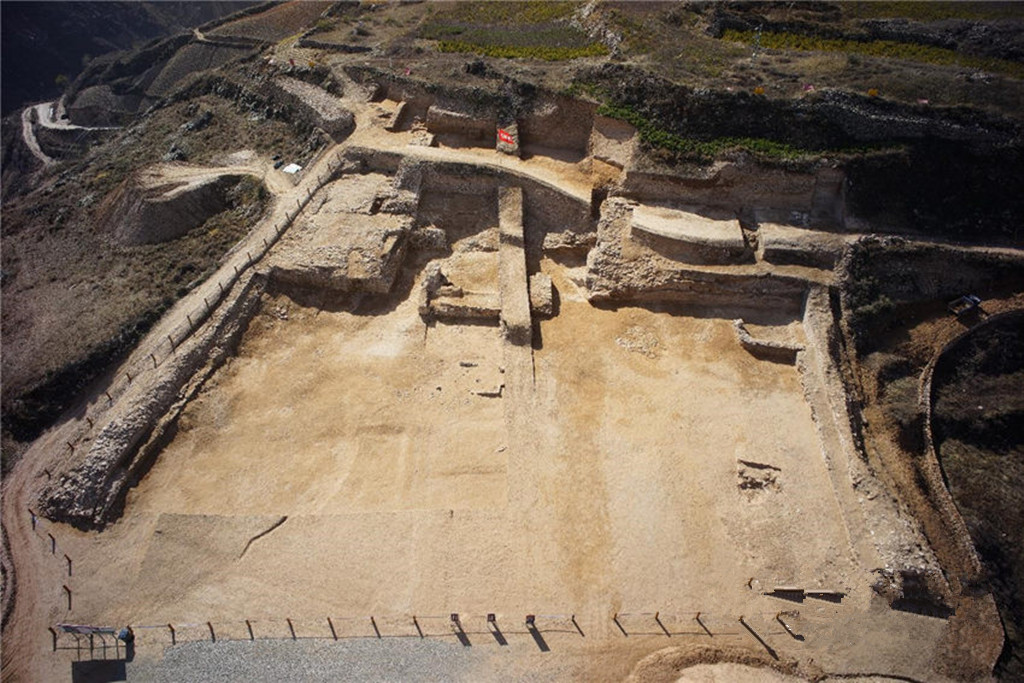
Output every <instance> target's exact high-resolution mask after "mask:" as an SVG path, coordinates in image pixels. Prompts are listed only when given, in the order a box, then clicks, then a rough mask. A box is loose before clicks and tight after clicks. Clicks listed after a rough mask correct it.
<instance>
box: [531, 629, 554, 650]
mask: <svg viewBox="0 0 1024 683" xmlns="http://www.w3.org/2000/svg"><path fill="white" fill-rule="evenodd" d="M526 628H527V630H529V631H530V635H531V636H533V642H535V643H537V647H538V648H539V649H540V651H541V652H550V651H551V648H550V647H548V644H547V641H545V640H544V636H542V635H541V634H540V631H538V630H537V627H536V626H534V625H533V624H528V625H527V626H526Z"/></svg>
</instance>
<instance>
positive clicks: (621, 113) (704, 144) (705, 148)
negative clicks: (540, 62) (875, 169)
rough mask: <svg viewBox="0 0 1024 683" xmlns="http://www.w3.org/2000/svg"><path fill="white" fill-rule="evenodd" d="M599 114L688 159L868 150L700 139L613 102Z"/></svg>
mask: <svg viewBox="0 0 1024 683" xmlns="http://www.w3.org/2000/svg"><path fill="white" fill-rule="evenodd" d="M575 90H577V91H587V90H589V92H590V93H591V94H594V93H597V92H599V91H598V90H597V89H595V88H593V87H590V88H588V86H586V85H579V86H577V87H576V88H575ZM597 113H598V114H600V115H602V116H609V117H611V118H615V119H619V120H621V121H625V122H626V123H629V124H631V125H633V126H635V127H636V129H637V131H638V132H639V134H640V139H641V140H643V141H644V142H645V143H647V144H648V145H650V146H651V147H654V148H657V149H662V150H666V151H669V152H673V153H675V154H677V155H679V156H680V157H681V158H682V159H684V160H687V161H699V162H704V163H707V162H710V161H712V160H714V159H715V158H716V157H719V156H721V155H722V154H724V153H726V152H747V153H750V154H752V155H753V156H754V157H755V158H756V159H758V160H759V161H767V162H773V161H774V162H779V161H785V162H793V161H810V160H813V159H817V158H819V157H821V156H823V155H824V154H826V153H828V154H837V155H838V154H843V155H847V154H862V153H866V152H868V151H871V150H869V149H867V148H860V147H858V148H852V147H851V148H844V149H837V150H808V149H801V148H799V147H794V146H793V145H789V144H786V143H784V142H778V141H776V140H769V139H767V138H746V137H725V138H713V139H711V140H700V139H697V138H689V137H685V136H683V135H678V134H676V133H673V132H671V131H668V130H665V129H664V128H661V127H659V126H658V125H657V124H656V123H654V122H653V121H651V120H650V119H648V118H646V117H644V116H643V115H641V114H640V113H638V112H637V111H635V110H634V109H632V108H630V107H627V106H622V105H615V104H602V105H601V106H600V107H598V109H597Z"/></svg>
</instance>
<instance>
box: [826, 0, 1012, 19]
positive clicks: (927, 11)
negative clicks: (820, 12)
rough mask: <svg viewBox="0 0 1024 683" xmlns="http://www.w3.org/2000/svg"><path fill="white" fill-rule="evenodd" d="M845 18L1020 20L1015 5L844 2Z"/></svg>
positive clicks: (931, 2)
mask: <svg viewBox="0 0 1024 683" xmlns="http://www.w3.org/2000/svg"><path fill="white" fill-rule="evenodd" d="M841 7H842V10H843V14H845V15H846V16H848V17H850V18H854V19H885V18H894V19H895V18H899V19H913V20H914V21H939V20H942V19H1017V18H1020V16H1021V9H1020V5H1019V4H1018V3H1016V2H962V1H961V2H943V1H936V0H932V1H930V2H921V1H920V0H914V1H913V2H906V1H902V2H873V1H872V2H844V3H842V4H841Z"/></svg>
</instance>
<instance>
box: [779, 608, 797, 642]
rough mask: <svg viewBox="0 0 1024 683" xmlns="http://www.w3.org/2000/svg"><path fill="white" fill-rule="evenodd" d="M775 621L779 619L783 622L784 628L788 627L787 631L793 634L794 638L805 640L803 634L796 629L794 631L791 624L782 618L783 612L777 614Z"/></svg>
mask: <svg viewBox="0 0 1024 683" xmlns="http://www.w3.org/2000/svg"><path fill="white" fill-rule="evenodd" d="M775 621H777V622H779V623H780V624H782V628H784V629H786V633H788V634H789V635H791V636H792V637H793V640H799V641H801V642H803V640H804V637H803V635H802V634H799V633H797V632H796V631H794V630H793V629H792V628H790V626H789V624H787V623H786V622H785V621H783V620H782V613H781V612H780V613H779V614H776V615H775Z"/></svg>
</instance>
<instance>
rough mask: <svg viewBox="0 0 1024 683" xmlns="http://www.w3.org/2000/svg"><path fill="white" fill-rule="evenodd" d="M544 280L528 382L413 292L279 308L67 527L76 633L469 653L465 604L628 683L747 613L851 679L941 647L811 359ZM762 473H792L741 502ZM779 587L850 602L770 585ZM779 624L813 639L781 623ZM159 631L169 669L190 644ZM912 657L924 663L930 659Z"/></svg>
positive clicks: (718, 638)
mask: <svg viewBox="0 0 1024 683" xmlns="http://www.w3.org/2000/svg"><path fill="white" fill-rule="evenodd" d="M544 266H545V270H547V271H548V272H549V273H550V274H551V275H552V276H553V278H554V279H555V283H556V287H557V288H558V289H559V292H560V293H561V296H562V301H561V309H560V311H559V314H558V315H557V316H556V317H555V318H553V319H551V320H549V321H546V322H544V323H543V324H542V325H541V329H540V335H541V344H540V345H539V348H538V349H537V350H536V351H535V354H534V356H535V359H534V360H535V368H534V370H533V371H532V372H531V371H530V369H529V366H528V365H527V366H526V368H525V372H526V374H525V376H523V375H520V376H515V373H519V372H524V367H523V366H520V365H514V364H511V363H508V361H507V354H503V352H502V344H501V340H500V334H499V331H498V328H497V327H496V326H494V327H492V326H486V325H466V326H460V325H446V324H441V323H438V324H435V325H433V326H430V327H428V326H426V325H425V324H424V323H423V321H422V320H421V319H420V318H419V316H418V314H417V312H416V307H415V302H414V299H413V298H412V297H409V298H406V299H405V300H402V301H395V302H393V307H392V306H391V305H388V306H385V307H383V308H380V307H377V308H370V309H366V308H365V307H364V308H360V307H358V306H355V305H353V306H351V307H350V308H348V309H341V310H318V309H315V308H306V307H303V306H300V305H299V304H297V303H296V302H295V301H293V300H291V299H289V298H288V297H287V296H284V295H281V296H278V297H276V298H272V299H268V300H266V301H265V304H264V307H263V310H262V312H261V314H260V315H259V316H258V317H257V318H256V319H255V320H254V321H253V323H252V324H251V326H250V330H249V333H248V335H247V337H246V339H245V341H244V343H243V345H242V347H241V349H240V352H239V354H238V356H237V358H234V359H233V360H232V361H231V362H230V363H229V364H228V366H226V367H225V368H224V369H223V370H221V371H220V373H219V374H218V375H217V377H216V379H215V381H214V382H212V383H211V384H210V385H209V386H208V387H207V389H206V390H205V391H204V392H203V394H202V396H201V397H200V398H199V399H198V400H196V401H194V402H193V403H192V404H190V405H189V407H188V408H187V409H186V411H185V413H184V415H183V417H182V419H181V427H180V430H179V433H178V435H177V436H176V438H175V439H174V440H173V441H172V442H171V443H170V445H169V446H168V447H167V448H166V450H165V451H164V453H163V454H162V455H161V456H160V458H159V460H158V461H157V464H156V465H155V466H154V468H153V469H152V470H151V472H150V473H149V475H148V476H147V477H146V478H145V479H144V480H143V481H142V482H141V484H140V485H139V486H138V487H137V488H136V489H135V490H134V491H133V492H132V493H131V494H130V498H129V502H128V505H127V509H126V512H125V515H124V518H123V520H122V521H121V522H119V523H117V524H115V525H114V526H113V527H111V528H110V529H108V530H107V531H105V532H103V533H100V534H77V533H74V532H67V531H65V530H62V536H61V543H62V547H64V548H65V549H67V552H69V554H71V555H72V556H73V557H75V558H76V560H75V561H76V568H75V572H76V579H75V581H76V586H75V595H76V602H75V609H74V619H75V620H76V621H81V622H84V623H103V624H107V623H112V624H123V623H133V624H144V625H145V624H151V625H156V624H166V623H175V624H180V625H184V624H196V625H198V626H197V627H192V628H189V627H185V626H180V627H179V631H180V632H179V634H178V638H179V639H180V640H185V641H188V640H196V639H200V640H201V639H205V638H208V637H209V635H208V631H207V629H206V627H205V626H202V625H203V624H205V622H206V621H211V622H212V624H213V626H214V628H215V629H216V630H217V632H219V633H220V638H221V639H225V638H226V639H234V638H239V639H245V637H246V632H245V625H244V620H245V619H249V620H251V621H252V622H253V623H257V624H260V625H261V626H259V627H258V628H263V629H269V630H271V631H275V633H276V631H280V633H276V635H277V636H279V637H287V635H286V634H287V627H286V626H285V622H284V619H285V618H291V619H292V620H293V623H294V624H299V625H300V626H299V628H302V629H303V630H304V632H305V633H307V635H309V636H310V637H320V638H328V637H330V632H329V631H328V629H327V622H326V618H327V617H332V618H333V619H335V620H336V623H338V624H339V627H338V628H342V627H345V628H354V629H355V631H353V633H352V634H350V635H360V636H368V635H372V631H370V630H369V624H368V623H363V621H365V616H360V617H359V618H360V619H362V620H363V621H359V622H358V624H359V625H358V626H357V627H356V626H344V625H345V624H346V623H348V622H347V621H346V620H347V619H350V618H352V617H357V616H359V615H370V614H374V615H377V616H376V619H377V620H378V622H379V624H378V627H379V628H380V629H381V630H382V631H383V632H385V633H387V634H390V635H396V634H401V635H412V634H415V631H414V630H412V628H413V627H412V622H411V621H410V619H411V615H428V616H426V617H423V616H421V617H420V621H421V622H422V623H421V627H422V628H427V629H428V636H429V637H438V638H443V639H451V638H453V636H452V634H451V630H450V626H449V624H448V623H447V621H446V615H447V614H448V613H449V612H451V611H459V612H460V613H462V614H464V615H473V616H466V617H464V619H465V620H466V623H467V624H470V623H472V624H473V626H472V628H470V627H469V626H468V625H467V627H466V628H467V629H469V630H470V631H471V632H475V633H477V634H480V633H483V634H487V633H488V631H487V624H486V622H485V621H484V620H483V615H485V614H486V613H496V614H497V615H498V618H499V619H500V620H502V623H506V624H508V623H517V624H520V625H521V623H522V615H525V614H527V613H536V614H543V615H559V616H557V617H553V618H552V620H551V623H549V624H548V626H549V627H553V628H555V634H553V635H549V636H548V637H549V639H553V640H552V643H550V644H549V646H552V647H556V648H557V649H558V651H559V652H561V653H562V655H563V656H564V657H566V658H568V659H566V660H565V661H566V662H567V664H566V666H569V664H568V663H569V662H576V664H573V666H580V662H579V661H577V658H579V657H582V656H583V653H588V652H589V653H591V654H593V653H594V652H596V651H599V650H600V651H604V652H605V653H606V654H605V655H604V656H603V657H602V658H600V659H598V660H595V661H597V662H599V663H600V666H596V665H595V666H594V668H589V669H587V672H586V673H587V678H588V679H591V680H598V679H600V680H613V679H620V678H622V677H623V676H625V674H626V673H628V671H629V669H630V667H631V666H632V664H633V663H634V662H635V661H637V660H638V659H639V658H640V657H641V656H643V655H644V654H646V653H648V652H650V651H652V650H655V649H658V648H660V647H665V646H666V645H668V644H670V643H669V642H666V640H667V637H671V636H675V637H682V638H684V639H697V640H700V639H702V638H708V637H709V636H708V635H707V632H705V631H703V630H702V628H703V627H700V626H698V623H700V624H703V625H704V626H706V627H707V628H708V629H709V630H710V631H711V632H713V633H714V634H715V636H714V638H715V642H723V643H724V642H733V643H738V644H745V645H747V646H750V645H751V644H752V643H753V642H754V641H753V640H752V636H751V635H750V634H749V633H748V632H747V631H745V629H744V628H743V627H742V626H741V625H740V624H739V623H738V622H737V618H738V617H739V616H740V615H746V619H747V621H748V623H750V624H752V625H753V626H754V628H755V629H756V630H757V631H758V632H759V635H762V636H763V637H764V638H766V639H767V641H768V642H770V643H771V645H770V646H771V647H773V648H778V649H779V650H780V651H782V652H787V653H789V654H791V655H792V654H796V655H798V656H806V655H808V654H810V653H813V656H814V658H815V659H816V661H818V662H821V663H822V664H825V663H828V664H832V665H833V666H840V667H842V668H843V669H846V670H848V669H849V668H850V667H853V670H858V669H859V670H865V668H862V667H859V666H857V664H858V661H860V662H861V663H862V665H863V667H867V666H868V664H869V662H870V661H871V659H872V658H873V657H874V656H876V655H877V654H878V651H876V652H875V653H874V654H872V655H871V656H867V655H866V653H865V652H864V650H863V649H862V648H861V647H856V648H854V647H852V646H851V645H850V644H849V641H848V638H849V637H850V636H851V635H852V632H858V633H859V635H858V636H857V637H858V638H860V639H861V643H863V640H864V639H867V640H871V639H873V638H874V637H873V636H871V635H870V634H866V635H865V634H864V633H862V632H860V631H861V629H863V628H864V627H865V622H866V621H870V622H876V621H879V620H881V621H883V622H888V623H889V628H887V629H884V630H886V631H887V630H889V629H890V628H892V627H897V626H898V627H899V628H903V629H906V635H905V637H898V638H893V637H892V636H891V633H887V634H885V635H884V637H880V638H878V639H879V641H880V642H879V645H878V647H879V648H880V650H879V651H881V652H883V653H884V652H885V651H889V650H897V649H898V648H903V647H909V644H908V643H907V642H906V640H905V638H909V637H916V636H920V635H922V634H931V637H932V638H934V637H935V636H936V635H937V634H938V632H939V631H941V628H942V622H941V620H935V619H928V618H926V617H919V616H916V615H909V614H903V613H894V612H890V611H889V610H888V608H884V609H881V608H880V607H879V606H878V605H877V604H875V603H874V602H872V601H871V599H870V596H869V591H868V590H867V589H866V585H867V582H868V578H869V576H868V575H867V574H866V572H865V570H864V569H862V568H860V567H858V566H856V564H855V563H854V561H853V559H852V556H851V551H850V546H849V540H848V539H847V538H846V535H845V530H844V526H843V521H842V518H841V514H840V511H839V509H838V507H837V504H836V501H835V498H834V496H833V494H832V488H831V484H830V482H829V479H828V474H827V472H826V471H825V466H824V462H823V461H822V459H821V457H820V445H819V443H818V439H817V436H816V433H815V429H814V424H813V421H812V418H811V414H810V410H809V408H808V407H807V405H806V403H805V402H804V399H803V393H802V388H801V383H800V377H799V376H798V373H797V370H796V369H795V368H794V367H793V366H790V365H781V364H774V363H767V362H762V361H757V360H756V359H754V358H753V357H751V356H750V355H749V354H747V353H746V352H745V351H744V350H743V349H742V348H740V346H739V344H738V342H737V341H736V338H735V334H734V333H733V331H732V329H731V323H730V322H729V320H728V316H723V317H718V318H711V317H709V318H693V317H684V316H681V315H676V314H673V312H672V311H671V310H652V309H647V308H633V307H624V308H620V309H618V310H602V309H597V308H594V307H592V306H591V305H590V304H588V303H586V302H585V301H583V296H582V294H583V293H582V291H580V290H578V289H576V285H574V284H573V283H572V281H571V279H570V278H568V277H566V269H564V268H563V267H562V266H559V265H557V264H554V263H552V262H545V264H544ZM527 355H529V354H527ZM505 365H508V367H503V366H505ZM503 370H504V372H503ZM533 373H535V380H534V378H533V377H531V376H530V374H533ZM503 384H505V385H507V387H508V389H505V390H503V391H502V396H501V397H494V396H481V395H479V392H481V390H482V391H483V393H486V394H492V393H494V392H495V391H496V390H497V389H499V388H500V387H501V386H502V385H503ZM524 387H525V389H524ZM766 416H770V418H768V419H766ZM741 460H742V461H747V462H752V463H759V464H761V465H766V466H769V467H770V468H772V469H757V468H755V470H756V472H755V474H756V473H758V472H762V473H763V472H770V473H771V474H772V476H771V477H770V480H771V481H768V482H767V483H765V485H764V488H741V486H740V484H741V483H743V482H744V473H745V472H747V470H748V469H749V468H748V467H747V466H745V465H744V464H743V463H741V462H740V461H741ZM775 468H777V469H775ZM747 473H748V472H747ZM748 474H749V473H748ZM282 520H283V521H282ZM261 534H263V535H261ZM752 578H753V582H752V583H751V584H750V585H749V586H748V582H749V581H750V579H752ZM780 584H787V585H800V586H806V587H808V588H833V589H839V590H843V591H846V592H849V593H850V595H849V596H848V597H847V598H846V599H845V600H844V601H843V602H842V603H840V604H833V603H828V602H823V601H807V602H805V603H804V604H800V605H794V604H792V603H789V602H787V601H780V600H778V599H773V598H768V597H765V596H762V595H760V594H759V590H767V589H770V587H772V586H774V585H780ZM783 609H784V610H789V611H790V612H789V613H788V614H789V616H787V619H789V620H790V622H791V623H792V624H793V626H794V627H795V628H796V629H797V631H798V632H799V633H800V634H801V637H803V638H805V640H803V641H798V640H796V639H795V638H794V637H793V636H792V635H790V634H788V633H787V632H786V631H785V630H783V628H782V627H781V626H780V624H779V622H777V621H775V620H774V614H775V613H776V612H777V611H778V610H783ZM655 611H659V612H660V616H659V617H658V618H657V619H655V618H654V616H653V613H654V612H655ZM697 611H701V612H702V613H703V616H702V620H701V622H695V621H694V618H693V615H694V613H695V612H697ZM615 613H620V615H621V616H619V618H618V624H616V623H615V621H613V620H612V619H611V617H612V615H614V614H615ZM572 614H575V615H577V617H576V618H577V623H578V625H579V626H580V627H581V630H582V631H583V632H584V633H585V634H586V638H583V637H581V636H579V634H578V633H577V632H575V630H574V626H573V625H572V623H571V622H570V621H569V615H572ZM442 615H443V616H442ZM477 621H478V622H480V623H476V622H477ZM474 629H475V630H474ZM363 631H365V632H366V633H363ZM140 633H144V635H143V637H142V638H141V639H140V650H141V651H142V652H144V653H147V654H148V656H155V655H154V654H153V653H154V652H159V651H160V649H161V648H162V647H164V646H166V645H167V644H169V643H167V642H166V640H167V632H166V631H164V630H159V631H149V632H142V631H140ZM669 633H670V634H671V636H667V634H669ZM882 633H883V630H880V631H879V635H880V636H881V634H882ZM231 634H233V635H231ZM626 634H628V636H627V635H626ZM915 634H916V635H915ZM272 635H273V634H271V633H270V632H269V631H268V632H267V633H264V634H263V635H262V636H261V637H272ZM472 638H473V640H474V642H477V641H480V640H484V642H485V643H486V642H487V639H481V638H480V636H479V635H476V636H472ZM147 639H148V640H147ZM883 641H884V642H883ZM531 643H532V640H523V643H522V645H523V647H522V648H521V650H520V651H521V653H522V655H523V659H522V660H521V661H519V660H517V661H519V664H518V665H519V666H524V667H526V666H528V664H527V660H528V659H529V656H528V655H529V653H530V652H534V651H535V650H534V649H533V647H534V646H532V645H531ZM756 647H760V646H756ZM608 648H611V649H610V650H609V649H608ZM623 648H624V649H623ZM611 653H617V654H615V655H614V656H612V655H611ZM58 656H59V655H58ZM609 658H610V660H609ZM583 659H584V660H585V659H586V657H584V658H583ZM906 660H907V661H906V664H905V666H904V667H903V669H904V670H906V671H908V672H912V671H916V670H920V668H921V667H923V666H926V665H927V660H928V652H927V649H924V650H922V651H921V652H920V653H919V654H918V655H916V656H915V655H910V656H908V657H906ZM609 661H613V662H614V664H610V663H609ZM524 670H525V669H524ZM700 675H703V674H700Z"/></svg>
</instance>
